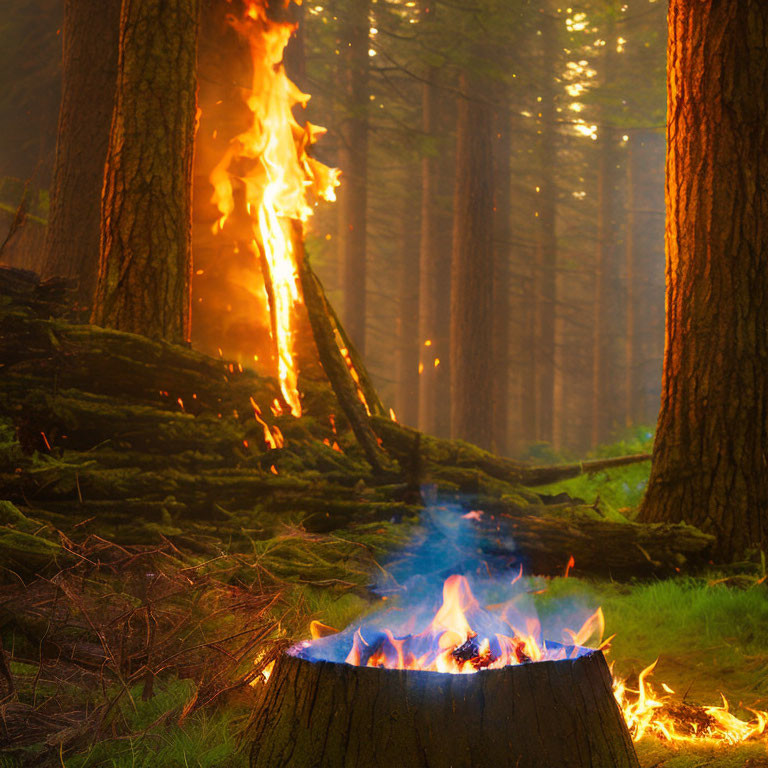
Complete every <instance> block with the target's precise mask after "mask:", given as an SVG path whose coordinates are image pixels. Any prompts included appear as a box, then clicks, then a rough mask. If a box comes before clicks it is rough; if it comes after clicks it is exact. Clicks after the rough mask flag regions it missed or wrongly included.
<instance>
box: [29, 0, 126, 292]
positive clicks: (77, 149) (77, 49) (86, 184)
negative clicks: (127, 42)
mask: <svg viewBox="0 0 768 768" xmlns="http://www.w3.org/2000/svg"><path fill="white" fill-rule="evenodd" d="M119 28H120V0H67V2H66V3H65V7H64V28H63V57H62V69H63V89H62V96H61V107H60V109H59V127H58V140H57V143H56V165H55V170H54V179H53V188H52V190H51V210H50V214H49V216H48V229H47V234H46V242H45V258H44V263H43V268H42V275H43V277H53V276H61V277H67V278H73V279H75V280H77V281H78V299H79V301H80V302H81V303H82V304H84V305H85V306H90V305H91V303H92V301H93V294H94V291H95V290H96V278H97V276H98V274H99V216H100V210H101V192H102V188H103V186H104V161H105V159H106V157H107V145H108V143H109V127H110V123H111V121H112V110H113V107H114V100H115V81H116V78H117V51H118V30H119Z"/></svg>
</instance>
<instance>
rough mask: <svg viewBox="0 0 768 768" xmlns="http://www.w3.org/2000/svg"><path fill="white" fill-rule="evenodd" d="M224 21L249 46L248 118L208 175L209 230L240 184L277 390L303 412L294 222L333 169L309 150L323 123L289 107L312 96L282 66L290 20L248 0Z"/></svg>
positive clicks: (334, 181) (327, 189)
mask: <svg viewBox="0 0 768 768" xmlns="http://www.w3.org/2000/svg"><path fill="white" fill-rule="evenodd" d="M286 4H287V3H286ZM229 20H230V23H231V25H232V26H233V27H234V29H235V30H237V32H238V33H239V34H240V35H241V36H242V37H243V39H245V40H246V41H247V42H248V45H249V47H250V51H251V59H252V62H253V81H252V87H251V91H250V95H249V97H248V99H247V105H248V108H249V110H250V112H251V115H252V122H251V126H250V128H249V129H248V130H247V131H245V132H244V133H241V134H240V135H239V136H237V137H236V138H234V139H233V140H232V142H231V143H230V145H229V148H228V149H227V151H226V153H225V154H224V157H222V159H221V161H220V162H219V164H218V165H217V166H216V167H215V168H214V170H213V172H212V173H211V177H210V180H211V184H212V185H213V188H214V194H213V202H214V204H215V205H216V207H217V208H218V210H219V213H220V216H219V219H218V220H217V222H216V225H215V226H214V233H218V232H220V231H221V230H222V229H223V227H224V225H225V224H226V223H227V221H228V219H229V218H230V217H231V216H232V214H233V213H234V212H235V189H236V188H237V189H238V190H242V192H243V194H244V197H245V209H246V213H247V217H248V221H249V222H250V232H251V250H252V251H253V254H254V256H257V257H259V259H260V261H261V263H262V265H263V271H264V272H265V273H266V274H265V279H267V280H268V282H269V283H271V292H270V303H271V306H270V310H271V316H272V321H273V323H272V325H273V327H272V335H273V339H274V342H275V346H276V349H277V364H278V379H279V381H280V388H281V390H282V393H283V397H284V398H285V401H286V403H287V404H288V405H289V406H290V409H291V413H293V415H294V416H300V415H301V403H300V401H299V393H298V389H297V369H296V362H295V359H294V327H293V321H294V315H295V312H294V309H295V305H296V304H298V303H300V302H301V301H302V299H301V293H300V290H299V284H298V278H297V269H296V253H295V250H294V249H295V242H294V222H300V223H301V224H302V225H304V224H305V223H306V221H307V220H308V219H309V217H310V216H311V215H312V205H311V204H310V202H309V200H308V195H309V196H310V197H311V198H313V199H324V200H335V198H336V195H335V187H336V186H338V172H337V171H336V170H334V169H331V168H327V167H326V166H324V165H323V164H322V163H319V162H317V161H316V160H314V159H313V158H311V157H310V156H309V155H308V154H307V151H306V150H307V148H308V147H309V146H310V145H312V144H313V143H314V142H315V141H317V139H318V138H319V137H320V136H321V135H322V134H323V133H324V132H325V131H324V129H322V128H319V127H318V126H314V125H311V124H310V123H305V124H304V125H303V126H301V125H299V123H297V122H296V120H295V119H294V116H293V114H292V112H291V110H292V109H293V107H294V106H296V105H297V104H301V105H302V106H305V105H306V103H307V101H308V100H309V96H308V95H307V94H305V93H302V92H301V91H300V90H299V89H298V88H297V87H296V86H295V85H294V84H293V83H292V82H291V81H290V80H289V79H288V77H287V76H286V74H285V68H284V67H283V52H284V50H285V46H286V45H287V44H288V40H289V39H290V37H291V35H292V34H293V32H294V30H295V25H294V24H287V23H278V22H276V21H274V20H272V19H271V18H269V17H268V15H267V11H266V7H265V3H264V0H247V2H246V9H245V13H244V15H243V17H242V18H239V19H235V18H230V19H229Z"/></svg>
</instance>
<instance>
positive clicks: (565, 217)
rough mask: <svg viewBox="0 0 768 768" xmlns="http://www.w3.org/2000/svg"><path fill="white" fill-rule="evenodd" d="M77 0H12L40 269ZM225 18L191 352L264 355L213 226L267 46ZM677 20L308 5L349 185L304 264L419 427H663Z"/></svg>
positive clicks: (7, 254) (17, 246)
mask: <svg viewBox="0 0 768 768" xmlns="http://www.w3.org/2000/svg"><path fill="white" fill-rule="evenodd" d="M107 5H108V4H107ZM63 6H64V3H63V2H62V0H46V2H44V3H40V2H34V3H32V2H29V0H9V3H8V4H7V8H6V10H4V12H3V13H4V19H3V22H4V23H3V25H2V27H0V57H1V58H0V72H2V78H3V82H2V87H0V216H1V217H2V225H3V227H4V229H3V237H5V229H7V227H8V226H10V225H11V222H12V221H13V218H14V215H15V212H16V209H17V207H18V205H19V202H20V200H21V197H22V194H23V191H24V188H25V184H27V182H28V185H27V192H26V206H27V209H28V211H29V214H30V215H29V216H28V218H27V221H26V223H25V226H24V228H23V231H21V232H19V233H18V234H17V235H16V236H15V237H14V239H13V240H12V241H11V242H9V244H8V246H7V247H6V249H5V251H4V253H3V255H2V260H3V261H4V262H6V263H10V264H13V265H15V266H24V267H28V268H32V269H38V270H39V269H41V268H43V267H44V264H43V261H42V260H43V258H44V250H45V249H44V244H45V241H46V232H45V226H46V224H45V222H46V221H47V220H48V216H49V211H48V203H47V201H48V188H49V186H50V185H51V183H52V177H53V169H54V154H55V144H56V126H57V120H58V113H59V106H60V97H61V96H60V90H61V86H60V80H61V77H60V75H61V42H60V41H61V34H60V30H61V28H62V23H63V10H64V9H63ZM229 7H230V5H229V4H228V3H227V2H226V0H203V2H202V15H201V22H200V30H199V53H198V73H197V78H198V88H199V92H198V93H199V95H198V99H199V104H200V107H201V110H202V116H201V122H200V126H199V129H198V133H197V139H196V154H195V169H194V190H193V199H194V227H193V257H194V270H195V275H194V278H193V289H192V290H193V295H192V341H193V345H194V346H196V347H198V348H199V349H202V350H203V351H208V352H212V353H213V354H216V353H217V350H218V349H219V348H222V349H223V350H224V353H225V354H228V355H229V356H231V357H235V358H236V357H238V356H241V357H242V358H243V359H244V361H246V360H247V359H251V358H252V355H251V354H249V352H250V350H249V349H247V346H248V345H247V343H246V342H245V341H244V340H246V339H248V338H250V337H258V334H259V333H263V329H262V330H261V331H260V330H259V328H258V326H254V325H253V321H252V320H251V319H249V317H250V315H249V310H248V307H249V302H253V301H254V297H253V296H250V295H246V294H247V292H246V291H245V290H244V289H243V286H242V281H241V280H240V277H241V275H242V271H243V270H246V269H248V268H249V267H248V265H247V263H246V262H245V260H244V256H243V257H240V258H238V254H237V253H236V252H230V253H228V254H225V255H222V251H221V247H220V246H219V245H217V244H215V243H214V242H213V241H212V240H211V238H210V236H209V232H210V223H211V221H212V220H214V217H215V214H214V213H212V211H211V210H210V209H211V206H210V204H209V200H210V197H211V187H210V184H209V182H208V177H209V175H210V170H211V164H212V163H213V162H214V158H215V157H216V153H215V152H214V151H213V148H214V147H215V146H220V144H221V142H222V141H226V140H227V139H228V137H227V136H226V135H225V134H226V132H227V131H226V130H224V129H222V119H224V122H225V123H226V124H227V125H228V127H229V129H230V136H234V135H236V134H237V133H238V131H240V130H242V125H241V123H242V119H243V116H242V115H239V114H236V113H231V114H230V113H228V114H227V115H226V116H225V117H224V118H222V114H221V113H220V112H217V107H218V104H219V103H220V102H222V101H226V100H227V97H228V96H231V94H232V93H237V92H240V91H242V89H243V88H245V87H247V84H248V83H249V82H250V77H249V66H250V64H249V57H248V55H247V51H245V50H244V49H243V46H242V44H241V43H240V42H239V41H238V39H237V36H236V35H235V34H234V33H233V31H232V30H231V28H229V27H228V26H227V25H226V24H223V23H222V22H221V19H222V18H223V14H224V12H225V11H226V10H227V8H229ZM664 14H665V4H664V3H662V2H660V1H654V0H627V2H618V1H616V2H615V1H614V0H588V1H587V2H580V3H574V4H572V5H568V4H565V3H558V2H556V1H555V0H535V1H529V2H526V1H524V0H477V1H476V2H470V3H453V2H442V1H441V0H411V1H408V2H405V1H403V0H329V2H322V0H320V1H319V2H316V3H309V4H306V5H304V6H303V7H302V8H301V9H300V17H301V18H300V19H299V20H300V24H301V25H300V28H299V32H298V33H297V34H296V35H295V37H294V39H293V40H292V41H291V43H290V44H289V47H288V51H287V55H286V66H287V69H288V72H289V75H290V76H291V78H292V79H293V80H294V81H295V82H296V83H297V84H298V86H299V87H300V88H301V89H302V90H303V91H304V92H306V93H308V94H311V96H312V99H311V101H310V103H309V105H308V107H307V109H306V115H299V116H298V117H299V121H300V122H303V121H304V120H305V119H309V120H310V121H311V122H313V123H317V124H319V125H323V126H326V127H327V128H328V134H327V136H325V137H324V138H323V139H322V140H321V141H320V143H319V144H318V146H317V149H316V155H317V156H318V157H319V158H320V159H321V160H322V161H323V162H325V163H327V164H330V165H335V166H337V167H339V168H341V170H342V173H343V180H342V186H341V188H340V190H339V200H338V201H337V203H335V204H332V205H326V206H320V207H318V209H317V211H316V214H315V216H314V217H313V220H312V222H311V230H310V235H309V237H308V241H307V251H308V253H309V256H310V258H311V260H312V263H313V265H314V267H315V269H316V271H317V272H318V273H319V274H320V275H321V277H322V279H323V281H324V283H325V285H326V288H327V291H328V295H329V297H330V299H331V301H332V303H333V304H334V305H335V306H336V308H337V309H338V310H339V311H340V315H341V317H342V319H343V321H344V323H345V326H346V328H347V331H348V332H349V334H350V336H351V337H352V339H353V341H354V342H355V343H356V345H357V347H358V349H359V350H360V351H361V352H363V353H364V355H365V359H366V361H367V364H368V368H369V370H370V371H371V373H372V375H373V377H374V379H375V383H376V384H377V386H378V389H379V391H380V392H381V394H382V397H383V399H384V400H385V401H386V402H389V403H393V404H394V409H395V412H396V413H397V416H398V419H399V420H400V421H402V422H404V423H406V424H410V425H413V426H418V427H420V428H421V429H424V430H425V431H428V432H432V433H434V434H437V435H439V436H455V437H463V438H467V439H470V440H472V441H473V442H476V443H478V444H480V445H484V446H486V447H492V448H494V449H496V450H497V451H499V452H501V453H508V454H519V453H521V452H523V451H525V450H529V448H530V446H531V445H532V444H536V443H547V444H551V445H552V446H553V447H554V448H555V449H557V450H572V451H583V450H584V449H586V448H588V447H591V446H595V445H597V444H599V443H601V442H606V441H607V440H609V439H611V438H612V437H615V436H616V435H618V434H619V433H620V432H621V431H622V430H623V429H624V428H625V427H627V426H629V425H652V424H653V423H654V422H655V419H656V415H657V412H658V405H659V390H660V380H661V366H662V353H663V335H664V331H663V324H664V303H663V302H664V242H663V240H664V104H665V84H664V71H665V55H664V49H665V43H666V22H665V15H664ZM115 19H116V14H109V13H104V14H101V15H99V17H98V18H95V19H93V20H92V21H93V24H96V25H99V24H101V25H107V26H108V25H112V27H114V25H115V24H116V21H115ZM110 29H111V28H110ZM110 29H104V30H103V34H102V35H101V38H102V39H103V40H113V39H115V35H114V34H113V35H112V36H111V37H110V34H109V32H110ZM111 31H112V32H114V31H115V30H114V29H111ZM102 58H103V60H104V61H105V62H108V61H109V56H105V57H102ZM105 66H106V65H105ZM214 126H215V127H214ZM214 130H215V131H216V135H215V136H214V133H213V132H214ZM217 142H218V144H217ZM102 165H103V161H102ZM49 236H50V234H49Z"/></svg>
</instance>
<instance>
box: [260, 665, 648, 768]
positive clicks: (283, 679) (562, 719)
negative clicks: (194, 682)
mask: <svg viewBox="0 0 768 768" xmlns="http://www.w3.org/2000/svg"><path fill="white" fill-rule="evenodd" d="M253 738H254V743H253V748H252V751H251V766H252V768H281V767H282V766H285V767H286V768H287V766H290V767H291V768H323V767H325V766H327V767H328V768H341V766H344V768H371V766H381V767H382V768H383V767H384V766H388V767H389V766H392V767H394V766H408V768H470V767H471V768H505V767H507V768H513V767H514V768H522V767H523V766H524V768H553V767H554V766H557V768H608V767H609V766H610V768H636V767H637V766H638V762H637V757H636V755H635V750H634V747H633V746H632V741H631V740H630V737H629V733H628V732H627V727H626V725H625V724H624V720H623V718H622V716H621V713H620V712H619V709H618V707H617V706H616V702H615V700H614V698H613V694H612V692H611V675H610V672H609V671H608V667H607V665H606V663H605V659H604V658H603V655H602V653H601V652H600V651H595V652H594V653H591V654H589V655H586V656H582V657H581V658H580V659H575V660H565V661H558V662H553V661H545V662H539V663H535V664H524V665H519V666H514V667H505V668H503V669H498V670H486V671H481V672H478V673H477V674H474V675H448V674H440V673H436V672H410V671H399V670H384V669H374V668H369V667H353V666H351V665H348V664H334V663H331V662H325V661H319V662H314V663H313V662H309V661H305V660H303V659H299V658H296V657H293V656H290V655H287V654H286V655H283V656H282V657H280V658H279V659H278V660H277V662H276V664H275V668H274V670H273V673H272V675H271V677H270V680H269V684H268V686H267V689H266V691H265V692H264V699H263V703H262V706H261V709H260V710H259V712H258V714H257V715H256V718H255V721H254V726H253Z"/></svg>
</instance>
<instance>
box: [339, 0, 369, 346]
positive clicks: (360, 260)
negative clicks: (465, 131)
mask: <svg viewBox="0 0 768 768" xmlns="http://www.w3.org/2000/svg"><path fill="white" fill-rule="evenodd" d="M369 7H370V0H356V2H354V3H352V4H351V5H350V7H349V9H348V11H347V13H346V14H345V21H344V24H343V31H342V36H341V42H340V49H341V51H342V55H341V57H340V59H341V60H340V66H341V71H340V79H341V83H342V88H343V89H344V95H343V97H342V98H343V100H344V104H343V108H344V117H343V119H342V120H341V124H340V126H339V139H340V142H339V167H340V168H341V172H342V180H341V186H340V187H339V190H338V203H337V205H338V209H339V258H340V262H341V269H342V275H343V292H344V314H343V317H344V327H345V328H346V330H347V333H348V334H349V336H350V338H351V339H352V341H353V342H354V343H355V346H356V347H357V349H358V351H359V352H360V354H361V355H365V320H366V303H367V302H366V277H367V268H366V256H367V254H366V250H367V244H366V241H367V226H368V225H367V207H368V192H367V184H368V102H369V100H368V79H369V63H368V62H369V56H368V47H369V42H368V28H369V21H368V11H369Z"/></svg>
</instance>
